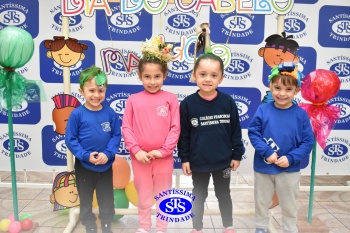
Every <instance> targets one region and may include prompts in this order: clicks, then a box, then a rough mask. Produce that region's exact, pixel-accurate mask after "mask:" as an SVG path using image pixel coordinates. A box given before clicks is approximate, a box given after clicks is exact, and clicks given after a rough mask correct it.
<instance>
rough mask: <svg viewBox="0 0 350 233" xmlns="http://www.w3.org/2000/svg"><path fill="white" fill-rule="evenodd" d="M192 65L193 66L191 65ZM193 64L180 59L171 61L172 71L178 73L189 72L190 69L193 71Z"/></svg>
mask: <svg viewBox="0 0 350 233" xmlns="http://www.w3.org/2000/svg"><path fill="white" fill-rule="evenodd" d="M190 66H191V67H190ZM192 68H193V66H192V65H190V64H189V63H187V62H186V61H184V62H180V61H174V62H172V63H171V68H170V70H171V71H174V72H176V73H182V74H183V73H187V72H189V71H191V72H192Z"/></svg>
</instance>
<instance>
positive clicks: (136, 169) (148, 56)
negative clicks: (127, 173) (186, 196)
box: [122, 37, 180, 233]
mask: <svg viewBox="0 0 350 233" xmlns="http://www.w3.org/2000/svg"><path fill="white" fill-rule="evenodd" d="M152 46H155V48H153V47H152ZM169 49H171V46H170V45H165V44H164V43H162V42H161V39H160V37H155V38H154V39H153V40H151V41H146V42H145V43H143V49H142V54H143V57H142V58H141V60H140V63H139V66H138V69H139V72H138V75H139V78H140V80H141V82H142V84H143V86H144V88H145V90H144V91H142V92H139V93H136V94H133V95H131V96H130V97H129V98H128V100H127V102H126V108H125V112H124V116H123V123H122V133H123V136H124V141H125V143H126V147H127V148H128V150H129V151H130V157H131V159H132V169H133V173H134V184H135V188H136V191H137V193H138V205H137V208H138V216H139V225H140V228H139V229H138V230H137V231H136V233H147V232H149V231H150V230H151V227H152V222H151V208H152V205H153V203H152V201H153V199H154V196H155V195H156V194H158V193H161V192H163V191H166V190H168V189H171V187H172V172H173V168H174V159H173V150H174V149H175V146H176V144H177V141H178V138H179V135H180V114H179V103H178V99H177V97H176V96H175V95H174V94H172V93H170V92H167V91H163V90H162V89H161V88H162V86H163V81H164V80H165V78H166V74H167V71H168V67H167V62H168V61H170V58H171V55H170V53H169ZM158 204H159V200H157V209H158ZM166 229H167V222H166V221H163V220H161V219H159V218H157V222H156V230H157V233H163V232H166Z"/></svg>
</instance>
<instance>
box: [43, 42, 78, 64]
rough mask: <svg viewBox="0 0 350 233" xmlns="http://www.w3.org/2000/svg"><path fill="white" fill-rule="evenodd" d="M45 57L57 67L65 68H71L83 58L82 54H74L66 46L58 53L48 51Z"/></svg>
mask: <svg viewBox="0 0 350 233" xmlns="http://www.w3.org/2000/svg"><path fill="white" fill-rule="evenodd" d="M46 55H47V57H49V58H52V59H53V60H54V61H55V62H56V63H58V64H59V65H61V66H66V67H70V66H73V65H75V64H77V63H78V61H80V60H83V59H84V58H85V54H84V53H79V52H74V51H73V50H70V49H69V48H68V46H67V45H64V46H63V48H62V49H60V50H58V51H48V52H47V53H46Z"/></svg>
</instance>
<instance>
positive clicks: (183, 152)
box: [177, 91, 245, 172]
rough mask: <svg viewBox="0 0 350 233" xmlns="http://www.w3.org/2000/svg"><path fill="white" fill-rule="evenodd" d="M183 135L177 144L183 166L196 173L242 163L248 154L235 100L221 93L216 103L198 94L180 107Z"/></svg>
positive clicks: (189, 97) (186, 99) (190, 97)
mask: <svg viewBox="0 0 350 233" xmlns="http://www.w3.org/2000/svg"><path fill="white" fill-rule="evenodd" d="M180 123H181V133H180V139H179V142H178V144H177V147H178V156H179V157H180V159H181V162H182V163H185V162H190V168H191V171H193V172H212V171H216V170H219V169H223V168H226V167H229V166H230V163H231V160H239V161H240V160H241V159H242V155H243V154H244V151H245V149H244V147H243V143H242V132H241V125H240V122H239V115H238V111H237V106H236V103H235V101H234V100H233V99H232V97H231V96H229V95H227V94H225V93H223V92H220V91H218V95H217V96H216V97H215V98H214V99H213V100H210V101H208V100H205V99H203V98H201V97H200V96H199V94H198V91H197V92H196V93H194V94H192V95H189V96H187V97H186V98H185V99H184V100H183V101H182V102H181V104H180Z"/></svg>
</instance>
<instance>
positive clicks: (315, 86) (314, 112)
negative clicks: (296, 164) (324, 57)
mask: <svg viewBox="0 0 350 233" xmlns="http://www.w3.org/2000/svg"><path fill="white" fill-rule="evenodd" d="M340 84H341V83H340V80H339V77H338V76H337V75H336V73H334V72H332V71H329V70H322V69H317V70H314V71H312V72H311V73H310V74H308V75H307V76H306V77H305V78H304V79H303V84H302V88H301V96H302V97H303V98H304V99H305V100H307V101H309V102H311V103H312V104H307V103H300V104H299V106H300V107H301V108H303V109H305V110H306V112H307V113H308V115H309V118H310V120H311V125H312V129H313V131H314V134H315V138H316V141H317V142H318V144H319V145H320V146H321V147H322V148H323V149H325V148H326V139H327V138H328V136H329V134H330V132H331V130H332V129H333V126H334V124H335V121H336V120H337V119H338V118H339V117H340V109H339V108H338V107H336V106H333V105H327V101H328V100H330V99H331V98H333V97H334V96H335V95H336V94H337V93H338V91H339V89H340Z"/></svg>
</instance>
